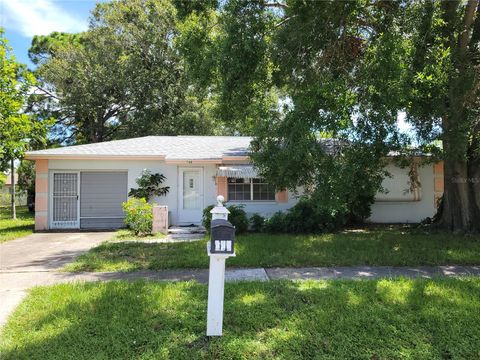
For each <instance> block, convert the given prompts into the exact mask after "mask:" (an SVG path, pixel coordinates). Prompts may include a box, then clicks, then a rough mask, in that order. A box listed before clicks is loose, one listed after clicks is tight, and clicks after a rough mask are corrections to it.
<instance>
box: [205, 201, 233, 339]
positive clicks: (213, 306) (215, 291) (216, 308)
mask: <svg viewBox="0 0 480 360" xmlns="http://www.w3.org/2000/svg"><path fill="white" fill-rule="evenodd" d="M224 201H225V199H224V197H223V196H221V195H219V196H217V206H215V207H214V208H213V209H212V210H211V211H210V213H211V214H212V221H213V220H218V219H223V220H228V214H229V213H230V211H228V209H227V208H226V207H225V206H223V202H224ZM232 245H233V244H232ZM207 253H208V256H209V257H210V269H209V274H208V310H207V336H221V335H222V328H223V295H224V285H225V259H227V258H229V257H231V256H235V252H233V253H229V254H226V253H215V252H213V253H212V252H211V242H210V241H209V242H208V243H207Z"/></svg>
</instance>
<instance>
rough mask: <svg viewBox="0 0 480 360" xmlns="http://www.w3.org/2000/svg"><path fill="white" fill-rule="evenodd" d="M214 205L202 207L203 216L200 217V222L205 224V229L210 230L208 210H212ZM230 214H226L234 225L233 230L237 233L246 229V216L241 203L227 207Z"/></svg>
mask: <svg viewBox="0 0 480 360" xmlns="http://www.w3.org/2000/svg"><path fill="white" fill-rule="evenodd" d="M214 207H215V206H214V205H210V206H207V207H206V208H205V209H203V217H202V224H203V226H205V229H207V231H210V227H211V223H212V214H210V210H212V209H213V208H214ZM227 209H228V211H230V214H229V215H228V221H230V222H231V223H232V225H233V226H235V232H236V233H237V234H239V233H243V232H246V231H247V230H248V218H247V214H246V213H245V210H243V206H242V205H230V206H228V207H227Z"/></svg>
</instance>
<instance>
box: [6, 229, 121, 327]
mask: <svg viewBox="0 0 480 360" xmlns="http://www.w3.org/2000/svg"><path fill="white" fill-rule="evenodd" d="M112 234H113V233H111V232H93V233H84V232H81V233H36V234H32V235H29V236H26V237H24V238H21V239H17V240H12V241H8V242H6V243H3V244H0V328H1V327H2V326H3V325H4V324H5V322H6V320H7V318H8V315H9V314H10V313H11V312H12V311H13V309H15V307H16V306H17V305H18V304H19V303H20V302H21V301H22V299H23V298H24V296H25V295H26V290H27V289H28V288H30V287H32V286H35V285H44V284H46V283H48V281H52V280H51V278H52V277H54V276H55V274H58V273H55V270H58V269H60V268H62V267H63V266H64V265H65V264H67V263H69V262H71V261H73V259H74V258H75V257H77V256H78V255H80V254H81V253H83V252H85V251H88V250H89V249H90V248H92V247H94V246H96V245H98V244H100V243H101V242H103V241H105V240H107V239H108V238H109V237H111V236H112ZM59 275H60V274H59Z"/></svg>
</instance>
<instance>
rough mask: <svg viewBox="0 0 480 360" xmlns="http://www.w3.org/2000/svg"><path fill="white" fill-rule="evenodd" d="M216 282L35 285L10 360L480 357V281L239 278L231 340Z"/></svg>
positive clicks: (231, 307) (6, 348) (228, 312)
mask: <svg viewBox="0 0 480 360" xmlns="http://www.w3.org/2000/svg"><path fill="white" fill-rule="evenodd" d="M206 300H207V287H206V285H200V284H198V283H195V282H187V283H185V282H182V283H156V282H110V283H87V284H64V285H57V286H54V287H42V288H36V289H33V290H32V291H31V293H30V295H29V297H28V298H27V299H26V301H24V302H23V303H22V304H21V305H20V306H19V307H18V308H17V310H16V311H15V312H14V314H13V316H12V317H11V318H10V320H9V322H8V324H7V325H6V327H5V329H4V333H3V340H0V355H1V356H0V357H1V358H2V359H3V360H7V359H12V360H13V359H15V360H21V359H28V360H34V359H45V360H46V359H48V360H50V359H77V360H78V359H89V360H90V359H144V360H146V359H182V360H183V359H288V360H294V359H342V360H344V359H369V360H371V359H472V360H473V359H479V358H480V326H479V324H480V311H479V309H480V279H478V278H465V279H463V280H456V279H436V280H420V279H417V280H406V279H396V280H377V281H373V280H369V281H317V282H315V281H308V282H287V281H281V282H279V281H274V282H268V283H259V282H253V283H236V284H232V283H228V284H226V287H225V317H224V336H223V337H221V338H213V339H209V338H207V337H206V336H205V327H206V325H205V322H206Z"/></svg>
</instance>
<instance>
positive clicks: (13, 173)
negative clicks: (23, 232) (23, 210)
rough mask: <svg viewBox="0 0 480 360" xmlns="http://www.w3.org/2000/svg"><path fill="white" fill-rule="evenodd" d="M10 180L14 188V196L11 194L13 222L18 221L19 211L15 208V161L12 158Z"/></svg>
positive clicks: (12, 188)
mask: <svg viewBox="0 0 480 360" xmlns="http://www.w3.org/2000/svg"><path fill="white" fill-rule="evenodd" d="M10 179H11V182H12V187H11V190H12V194H11V199H12V219H13V220H16V219H17V211H16V208H15V191H16V189H15V161H14V159H13V158H12V159H11V160H10Z"/></svg>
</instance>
